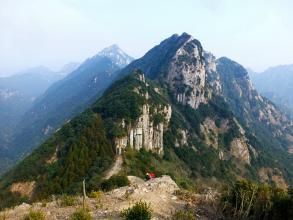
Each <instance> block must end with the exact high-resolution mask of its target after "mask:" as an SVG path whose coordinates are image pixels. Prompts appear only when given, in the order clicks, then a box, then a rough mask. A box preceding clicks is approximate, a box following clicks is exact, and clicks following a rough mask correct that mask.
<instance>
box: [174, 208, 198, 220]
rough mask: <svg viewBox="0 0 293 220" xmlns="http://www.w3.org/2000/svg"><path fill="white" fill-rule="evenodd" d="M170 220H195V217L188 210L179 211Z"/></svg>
mask: <svg viewBox="0 0 293 220" xmlns="http://www.w3.org/2000/svg"><path fill="white" fill-rule="evenodd" d="M172 220H195V216H194V214H193V213H192V212H191V211H189V210H179V211H176V212H175V213H174V214H173V215H172Z"/></svg>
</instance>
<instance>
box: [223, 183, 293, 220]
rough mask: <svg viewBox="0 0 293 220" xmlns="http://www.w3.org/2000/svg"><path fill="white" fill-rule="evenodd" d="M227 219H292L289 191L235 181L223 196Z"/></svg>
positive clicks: (292, 203)
mask: <svg viewBox="0 0 293 220" xmlns="http://www.w3.org/2000/svg"><path fill="white" fill-rule="evenodd" d="M222 202H223V203H224V204H223V207H224V209H223V211H224V212H223V214H224V215H225V217H226V218H227V219H260V220H262V219H272V220H278V219H293V211H292V207H293V199H292V198H291V197H290V191H289V192H288V193H287V192H286V191H284V190H282V189H278V188H274V187H271V186H268V185H264V184H255V183H252V182H250V181H246V180H242V181H237V182H236V183H235V184H234V185H233V187H232V188H231V189H230V190H229V191H228V192H227V193H224V194H223V198H222Z"/></svg>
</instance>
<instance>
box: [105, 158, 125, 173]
mask: <svg viewBox="0 0 293 220" xmlns="http://www.w3.org/2000/svg"><path fill="white" fill-rule="evenodd" d="M122 164H123V158H122V156H121V155H118V156H117V157H116V160H115V163H114V165H113V166H112V168H111V169H110V170H108V171H107V174H106V176H105V179H109V178H110V177H111V176H113V175H116V174H118V173H119V171H120V170H121V168H122Z"/></svg>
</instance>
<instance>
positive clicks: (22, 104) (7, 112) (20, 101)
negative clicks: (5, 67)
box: [0, 63, 78, 149]
mask: <svg viewBox="0 0 293 220" xmlns="http://www.w3.org/2000/svg"><path fill="white" fill-rule="evenodd" d="M77 66H78V64H77V63H70V64H68V65H65V66H64V67H63V68H62V70H60V71H58V72H54V71H52V70H50V69H48V68H47V67H43V66H39V67H34V68H31V69H27V70H25V71H22V72H19V73H17V74H15V75H12V76H9V77H1V78H0V121H1V124H0V143H1V144H0V149H1V148H2V149H3V148H4V147H6V144H7V143H8V142H9V141H10V140H11V136H12V133H13V132H14V130H15V129H16V125H17V123H18V122H19V120H20V119H21V117H22V115H23V114H24V113H25V112H26V111H27V110H28V109H29V108H30V107H31V106H32V104H33V102H34V100H35V99H36V98H37V97H39V96H40V95H41V94H42V93H44V91H45V90H46V89H47V88H48V87H49V86H50V85H52V84H53V83H54V82H56V81H58V80H60V79H61V78H63V77H64V76H65V75H66V74H68V73H69V72H71V71H73V70H74V69H75V68H77ZM5 143H6V144H5Z"/></svg>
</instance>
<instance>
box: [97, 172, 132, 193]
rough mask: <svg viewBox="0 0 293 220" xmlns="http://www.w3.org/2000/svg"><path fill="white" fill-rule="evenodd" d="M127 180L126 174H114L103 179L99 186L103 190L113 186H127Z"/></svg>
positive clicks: (110, 188) (113, 187)
mask: <svg viewBox="0 0 293 220" xmlns="http://www.w3.org/2000/svg"><path fill="white" fill-rule="evenodd" d="M128 185H129V180H128V178H127V176H126V175H114V176H112V177H110V179H108V180H104V181H103V182H102V183H101V188H102V190H104V191H110V190H112V189H115V188H119V187H122V186H128Z"/></svg>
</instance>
